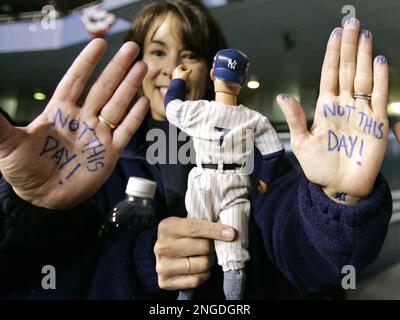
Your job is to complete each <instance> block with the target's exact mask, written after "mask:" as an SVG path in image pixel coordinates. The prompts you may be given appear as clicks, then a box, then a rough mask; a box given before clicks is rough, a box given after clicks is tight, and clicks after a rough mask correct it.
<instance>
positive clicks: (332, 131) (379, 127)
mask: <svg viewBox="0 0 400 320" xmlns="http://www.w3.org/2000/svg"><path fill="white" fill-rule="evenodd" d="M359 30H360V22H359V21H358V20H357V19H355V18H351V19H349V21H348V22H347V23H346V25H345V27H344V29H342V28H336V29H335V30H333V32H332V33H331V36H330V38H329V41H328V44H327V49H326V54H325V59H324V63H323V66H322V72H321V83H320V94H319V98H318V101H317V105H316V109H315V116H314V123H313V125H312V127H311V129H310V131H309V130H308V129H307V125H306V117H305V114H304V110H303V107H302V106H301V105H300V104H299V103H298V102H297V101H296V100H295V99H293V98H291V97H289V96H288V95H286V94H282V95H280V96H278V98H277V101H278V103H279V105H280V107H281V108H282V111H283V113H284V114H285V118H286V121H287V122H288V125H289V129H290V143H291V146H292V149H293V153H294V154H295V156H296V157H297V159H298V161H299V163H300V165H301V167H302V169H303V171H304V174H305V175H306V177H307V178H308V180H310V181H311V182H314V183H316V184H318V185H320V186H321V187H322V190H323V191H324V192H325V194H326V195H328V196H329V197H330V198H331V199H333V200H334V201H337V202H340V203H343V204H355V203H358V202H359V201H360V200H362V199H363V198H365V197H368V195H369V194H370V193H371V191H372V189H373V186H374V183H375V179H376V177H377V175H378V172H379V169H380V167H381V164H382V161H383V157H384V154H385V149H386V144H387V137H388V132H389V125H388V116H387V110H386V108H387V100H388V91H389V67H388V63H387V60H386V58H385V57H383V56H378V57H377V58H376V59H375V61H374V63H372V51H373V48H372V35H371V33H370V32H369V31H367V30H363V31H361V32H359ZM355 93H358V94H359V96H357V95H356V96H355V95H354V94H355ZM368 94H371V96H370V100H368Z"/></svg>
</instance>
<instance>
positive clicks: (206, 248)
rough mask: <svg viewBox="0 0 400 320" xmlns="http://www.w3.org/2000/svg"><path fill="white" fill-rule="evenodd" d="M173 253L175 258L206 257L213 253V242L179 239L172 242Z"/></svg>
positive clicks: (197, 239)
mask: <svg viewBox="0 0 400 320" xmlns="http://www.w3.org/2000/svg"><path fill="white" fill-rule="evenodd" d="M173 243H174V246H173V252H171V254H172V255H173V256H175V257H188V256H196V255H207V254H211V253H213V252H214V251H215V249H214V242H213V241H211V240H209V239H199V238H196V239H194V238H181V239H174V240H173Z"/></svg>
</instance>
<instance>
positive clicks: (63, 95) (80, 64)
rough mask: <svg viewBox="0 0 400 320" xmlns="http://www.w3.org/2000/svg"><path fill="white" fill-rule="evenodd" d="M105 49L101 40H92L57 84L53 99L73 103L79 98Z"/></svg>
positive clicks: (105, 44) (105, 45) (105, 46)
mask: <svg viewBox="0 0 400 320" xmlns="http://www.w3.org/2000/svg"><path fill="white" fill-rule="evenodd" d="M106 48H107V42H106V41H105V40H103V39H95V40H92V41H91V42H90V43H89V44H88V45H87V46H86V47H85V48H84V49H83V50H82V52H81V53H80V54H79V56H78V57H77V58H76V59H75V61H74V62H73V64H72V65H71V67H70V68H69V69H68V71H67V73H66V74H65V76H64V77H63V78H62V80H61V81H60V83H59V84H58V86H57V88H56V90H55V92H54V95H53V98H55V99H57V100H62V101H70V102H73V103H75V102H76V101H77V100H78V99H79V97H80V96H81V94H82V92H83V90H84V89H85V86H86V83H87V82H88V80H89V78H90V75H91V74H92V72H93V70H94V68H95V67H96V65H97V63H98V62H99V60H100V58H101V56H102V55H103V53H104V52H105V50H106Z"/></svg>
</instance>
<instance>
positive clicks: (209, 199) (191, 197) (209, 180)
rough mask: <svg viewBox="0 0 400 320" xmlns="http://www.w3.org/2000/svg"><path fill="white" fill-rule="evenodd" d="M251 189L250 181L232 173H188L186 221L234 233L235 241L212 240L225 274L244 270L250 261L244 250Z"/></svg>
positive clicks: (197, 169) (205, 170)
mask: <svg viewBox="0 0 400 320" xmlns="http://www.w3.org/2000/svg"><path fill="white" fill-rule="evenodd" d="M250 186H251V183H250V177H249V176H248V175H240V174H237V173H236V171H235V170H225V171H219V170H213V169H203V168H201V167H194V168H193V169H192V170H191V171H190V173H189V178H188V190H187V192H186V196H185V204H186V210H187V211H188V217H189V218H197V219H203V220H208V221H212V222H219V223H223V224H226V225H230V226H232V227H233V228H235V229H236V231H237V235H236V238H235V241H232V242H226V241H219V240H215V251H216V253H217V258H218V264H219V265H221V266H222V269H223V271H224V272H225V271H228V270H238V269H242V268H244V264H245V262H246V261H247V260H249V258H250V257H249V252H248V250H247V248H248V244H249V240H248V225H249V217H250V201H249V199H248V198H249V192H250Z"/></svg>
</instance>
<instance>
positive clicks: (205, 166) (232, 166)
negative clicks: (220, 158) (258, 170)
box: [201, 163, 242, 170]
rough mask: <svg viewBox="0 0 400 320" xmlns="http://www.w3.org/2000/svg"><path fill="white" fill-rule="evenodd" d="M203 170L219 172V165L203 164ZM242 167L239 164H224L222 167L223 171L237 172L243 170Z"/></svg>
mask: <svg viewBox="0 0 400 320" xmlns="http://www.w3.org/2000/svg"><path fill="white" fill-rule="evenodd" d="M201 166H202V168H203V169H214V170H218V164H217V163H202V164H201ZM241 167H242V165H241V164H237V163H224V164H223V165H222V170H236V169H239V168H241Z"/></svg>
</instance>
